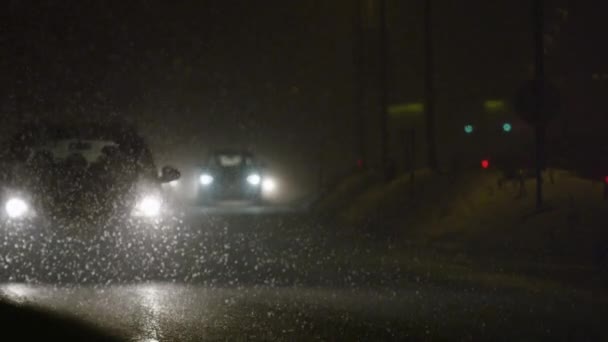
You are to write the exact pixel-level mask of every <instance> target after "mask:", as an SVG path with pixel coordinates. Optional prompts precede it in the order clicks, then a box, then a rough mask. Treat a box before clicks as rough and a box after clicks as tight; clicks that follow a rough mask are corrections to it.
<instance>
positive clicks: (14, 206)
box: [4, 198, 28, 218]
mask: <svg viewBox="0 0 608 342" xmlns="http://www.w3.org/2000/svg"><path fill="white" fill-rule="evenodd" d="M4 209H5V210H6V214H7V215H8V216H9V217H10V218H19V217H22V216H23V215H25V213H26V212H27V210H28V206H27V203H25V201H24V200H22V199H21V198H11V199H9V200H8V201H7V202H6V205H5V206H4Z"/></svg>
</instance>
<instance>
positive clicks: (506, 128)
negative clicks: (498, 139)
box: [502, 122, 513, 133]
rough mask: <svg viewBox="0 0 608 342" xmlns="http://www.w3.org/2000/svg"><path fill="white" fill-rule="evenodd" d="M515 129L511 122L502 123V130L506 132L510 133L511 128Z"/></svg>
mask: <svg viewBox="0 0 608 342" xmlns="http://www.w3.org/2000/svg"><path fill="white" fill-rule="evenodd" d="M512 129H513V126H511V124H510V123H508V122H505V123H504V124H502V131H503V132H505V133H509V132H511V130H512Z"/></svg>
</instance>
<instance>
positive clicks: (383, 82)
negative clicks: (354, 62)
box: [378, 0, 389, 176]
mask: <svg viewBox="0 0 608 342" xmlns="http://www.w3.org/2000/svg"><path fill="white" fill-rule="evenodd" d="M379 3H380V8H379V10H380V25H379V26H380V27H379V33H380V37H379V38H380V51H379V52H380V53H379V55H380V56H379V57H380V61H379V64H380V72H379V75H378V76H379V82H380V163H381V167H382V174H383V175H385V176H386V175H387V172H388V164H389V163H388V162H389V160H388V142H389V131H388V85H387V72H388V70H387V69H388V65H387V62H388V61H387V48H388V46H387V27H386V0H379Z"/></svg>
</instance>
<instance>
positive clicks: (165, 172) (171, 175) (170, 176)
mask: <svg viewBox="0 0 608 342" xmlns="http://www.w3.org/2000/svg"><path fill="white" fill-rule="evenodd" d="M179 177H181V173H180V172H179V171H178V170H177V169H176V168H174V167H171V166H163V168H162V171H161V173H160V177H159V178H160V181H161V183H169V182H172V181H174V180H178V179H179Z"/></svg>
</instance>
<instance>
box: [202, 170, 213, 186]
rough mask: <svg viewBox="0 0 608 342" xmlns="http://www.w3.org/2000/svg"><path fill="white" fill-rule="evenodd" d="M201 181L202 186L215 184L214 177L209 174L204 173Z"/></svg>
mask: <svg viewBox="0 0 608 342" xmlns="http://www.w3.org/2000/svg"><path fill="white" fill-rule="evenodd" d="M199 181H200V182H201V184H202V185H209V184H211V183H213V176H211V175H210V174H207V173H203V174H202V175H201V176H200V177H199Z"/></svg>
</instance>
